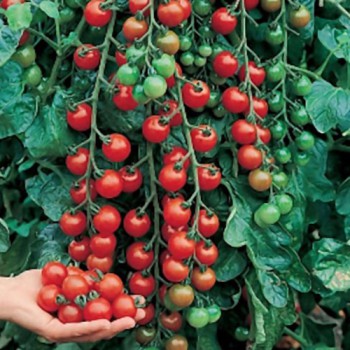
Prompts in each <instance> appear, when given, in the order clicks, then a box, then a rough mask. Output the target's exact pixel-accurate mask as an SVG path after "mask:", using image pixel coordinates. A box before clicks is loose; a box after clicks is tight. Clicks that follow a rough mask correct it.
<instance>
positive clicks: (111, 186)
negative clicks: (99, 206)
mask: <svg viewBox="0 0 350 350" xmlns="http://www.w3.org/2000/svg"><path fill="white" fill-rule="evenodd" d="M95 185H96V191H97V193H98V194H99V195H100V196H101V197H103V198H116V197H118V196H119V195H120V194H121V193H122V191H123V179H122V177H121V176H120V175H119V173H118V172H117V171H115V170H112V169H107V170H105V171H104V172H103V175H102V176H101V177H100V178H98V179H96V181H95Z"/></svg>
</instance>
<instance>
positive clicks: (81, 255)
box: [68, 237, 91, 262]
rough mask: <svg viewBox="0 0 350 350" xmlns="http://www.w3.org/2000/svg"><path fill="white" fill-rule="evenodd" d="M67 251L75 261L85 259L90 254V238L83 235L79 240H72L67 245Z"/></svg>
mask: <svg viewBox="0 0 350 350" xmlns="http://www.w3.org/2000/svg"><path fill="white" fill-rule="evenodd" d="M68 253H69V256H70V257H71V258H72V259H74V260H75V261H79V262H83V261H85V260H86V259H87V258H88V256H89V255H90V254H91V250H90V238H89V237H84V238H83V239H81V240H80V241H76V240H73V241H72V242H71V243H70V244H69V246H68Z"/></svg>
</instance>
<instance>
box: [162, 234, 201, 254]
mask: <svg viewBox="0 0 350 350" xmlns="http://www.w3.org/2000/svg"><path fill="white" fill-rule="evenodd" d="M195 247H196V242H195V241H194V240H193V239H192V238H189V237H188V233H187V232H186V231H179V232H175V233H174V234H172V235H171V236H170V238H169V241H168V250H169V252H170V254H171V255H172V256H173V258H174V259H178V260H182V259H188V258H189V257H191V256H192V255H193V253H194V251H195Z"/></svg>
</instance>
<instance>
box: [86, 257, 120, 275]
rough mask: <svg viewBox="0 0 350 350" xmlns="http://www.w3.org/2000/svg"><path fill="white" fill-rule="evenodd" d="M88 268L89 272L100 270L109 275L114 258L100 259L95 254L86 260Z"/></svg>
mask: <svg viewBox="0 0 350 350" xmlns="http://www.w3.org/2000/svg"><path fill="white" fill-rule="evenodd" d="M86 266H87V267H88V269H89V270H95V269H98V270H100V271H101V272H103V273H107V272H109V271H110V269H111V268H112V266H113V258H112V257H111V256H105V257H103V258H98V257H97V256H95V255H94V254H90V255H89V256H88V258H87V259H86Z"/></svg>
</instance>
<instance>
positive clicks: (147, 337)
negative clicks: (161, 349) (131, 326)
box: [134, 327, 157, 350]
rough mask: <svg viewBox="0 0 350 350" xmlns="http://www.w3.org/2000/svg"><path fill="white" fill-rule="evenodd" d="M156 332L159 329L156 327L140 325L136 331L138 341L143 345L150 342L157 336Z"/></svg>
mask: <svg viewBox="0 0 350 350" xmlns="http://www.w3.org/2000/svg"><path fill="white" fill-rule="evenodd" d="M156 334H157V331H156V329H155V328H154V327H139V328H137V329H136V330H135V332H134V336H135V340H136V342H138V343H139V344H141V345H146V344H149V343H150V342H151V341H152V340H153V339H154V338H155V336H156ZM148 349H149V348H148ZM151 349H152V348H151ZM146 350H147V349H146Z"/></svg>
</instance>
